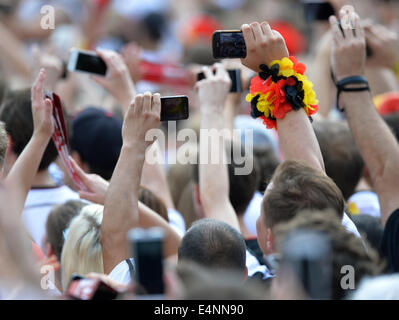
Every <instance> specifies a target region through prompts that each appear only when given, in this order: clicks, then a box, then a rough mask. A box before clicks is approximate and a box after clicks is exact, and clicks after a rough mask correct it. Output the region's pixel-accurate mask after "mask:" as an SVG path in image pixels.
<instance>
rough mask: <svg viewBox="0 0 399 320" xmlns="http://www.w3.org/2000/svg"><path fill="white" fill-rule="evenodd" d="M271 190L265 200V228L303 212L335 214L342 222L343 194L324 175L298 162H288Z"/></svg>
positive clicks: (275, 174) (276, 176)
mask: <svg viewBox="0 0 399 320" xmlns="http://www.w3.org/2000/svg"><path fill="white" fill-rule="evenodd" d="M272 183H273V185H272V187H271V188H270V189H268V190H267V191H266V193H265V197H264V198H263V203H262V206H263V210H264V214H266V219H265V220H266V226H267V227H270V228H273V227H274V226H275V225H277V224H279V223H282V222H287V221H290V220H291V219H292V218H294V217H295V216H296V215H297V213H298V212H299V211H302V210H306V209H307V210H325V209H331V210H333V211H334V212H335V213H336V214H337V216H338V217H340V218H341V219H342V216H343V212H344V208H345V201H344V198H343V197H342V193H341V191H340V190H339V188H338V187H337V185H336V184H335V183H334V181H332V180H331V178H329V177H327V176H326V175H325V174H324V173H323V172H321V171H319V170H316V169H314V168H312V167H309V166H308V165H306V164H304V163H301V162H299V161H293V160H288V161H285V162H283V163H282V164H280V165H279V167H278V168H277V170H276V172H275V173H274V175H273V179H272Z"/></svg>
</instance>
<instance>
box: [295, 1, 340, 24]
mask: <svg viewBox="0 0 399 320" xmlns="http://www.w3.org/2000/svg"><path fill="white" fill-rule="evenodd" d="M302 3H303V5H304V10H305V19H306V22H308V23H311V22H314V21H327V20H328V18H329V17H330V16H333V15H335V11H334V8H333V6H332V5H331V4H330V3H329V2H328V1H315V0H302Z"/></svg>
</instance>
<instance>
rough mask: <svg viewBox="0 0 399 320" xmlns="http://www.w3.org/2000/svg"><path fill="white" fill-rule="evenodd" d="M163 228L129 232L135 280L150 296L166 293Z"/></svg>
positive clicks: (137, 229) (138, 229) (139, 229)
mask: <svg viewBox="0 0 399 320" xmlns="http://www.w3.org/2000/svg"><path fill="white" fill-rule="evenodd" d="M164 237H165V236H164V232H163V230H162V229H161V228H150V229H141V228H135V229H132V230H130V231H129V233H128V238H129V242H130V247H131V251H132V255H133V257H134V263H135V278H136V282H137V283H138V285H139V287H141V288H142V289H144V291H145V293H146V294H148V295H160V294H163V293H164V291H165V290H164V289H165V288H164V282H163V241H164Z"/></svg>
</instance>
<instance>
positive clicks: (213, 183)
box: [197, 64, 240, 230]
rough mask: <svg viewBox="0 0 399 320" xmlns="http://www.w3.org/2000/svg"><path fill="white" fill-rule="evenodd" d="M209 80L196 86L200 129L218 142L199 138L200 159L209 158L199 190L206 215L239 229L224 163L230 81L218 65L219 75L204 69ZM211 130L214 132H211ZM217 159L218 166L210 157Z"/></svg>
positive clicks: (202, 172)
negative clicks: (224, 120)
mask: <svg viewBox="0 0 399 320" xmlns="http://www.w3.org/2000/svg"><path fill="white" fill-rule="evenodd" d="M204 73H205V76H206V78H205V79H204V80H201V81H199V82H198V83H197V87H198V98H199V103H200V105H201V108H200V112H201V130H203V129H204V130H207V131H208V132H209V133H210V136H214V137H215V139H213V141H212V139H211V141H205V139H208V138H207V137H206V136H201V138H200V157H201V158H202V157H204V156H205V155H207V158H208V159H207V160H206V162H205V163H201V162H202V161H200V164H199V189H200V199H201V204H202V207H203V208H204V212H205V216H206V217H207V218H213V219H217V220H221V221H223V222H226V223H228V224H229V225H231V226H232V227H234V228H236V229H237V230H240V227H239V223H238V219H237V216H236V213H235V212H234V209H233V207H232V205H231V203H230V199H229V177H228V172H227V166H226V164H225V163H224V162H223V159H224V154H225V149H224V144H223V140H224V138H223V134H222V133H221V130H222V129H223V128H224V122H223V116H220V115H222V114H223V108H224V104H225V100H226V96H227V93H228V90H229V88H230V86H231V81H230V78H229V76H228V73H227V72H226V70H225V69H224V68H223V67H222V66H221V65H220V64H218V65H217V67H216V75H214V74H213V73H212V71H211V69H210V68H204ZM209 130H214V131H213V132H212V131H209ZM214 156H217V163H212V162H211V161H210V160H211V157H214Z"/></svg>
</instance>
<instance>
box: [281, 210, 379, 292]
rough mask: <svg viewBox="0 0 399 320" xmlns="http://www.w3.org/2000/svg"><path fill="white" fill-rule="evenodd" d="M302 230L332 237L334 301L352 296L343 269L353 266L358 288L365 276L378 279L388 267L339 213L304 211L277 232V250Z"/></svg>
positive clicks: (282, 225)
mask: <svg viewBox="0 0 399 320" xmlns="http://www.w3.org/2000/svg"><path fill="white" fill-rule="evenodd" d="M298 229H302V230H314V231H319V232H322V233H324V234H326V235H327V236H328V237H329V239H330V243H331V247H332V264H333V266H332V267H333V268H332V272H333V274H332V278H333V279H332V286H333V288H332V295H333V297H332V298H333V299H342V298H344V296H345V295H346V294H347V293H350V291H349V290H344V289H343V288H342V287H341V279H342V276H343V274H342V273H341V268H342V267H343V266H345V265H350V266H353V268H354V269H355V284H356V285H357V284H358V283H359V281H360V280H361V279H362V278H363V277H364V276H374V275H377V274H379V273H381V272H382V271H383V268H384V264H383V263H382V262H381V260H380V258H379V255H378V253H377V252H376V251H375V250H374V249H372V248H371V247H370V246H369V247H368V249H367V250H366V249H365V247H364V246H363V243H362V240H361V239H360V238H357V237H356V236H355V235H354V234H352V233H350V232H348V231H347V230H346V229H345V227H344V226H343V225H342V222H341V221H340V219H338V218H337V216H336V214H335V212H332V211H329V210H327V211H324V212H322V211H304V212H301V213H300V214H298V215H297V216H296V217H295V218H294V219H292V220H291V221H289V222H287V223H284V224H281V225H279V226H278V227H276V229H275V235H276V243H277V247H278V248H279V249H280V247H281V245H282V244H283V241H284V238H285V237H286V236H287V235H288V234H289V233H290V232H292V231H295V230H298ZM363 241H364V240H363ZM355 287H357V286H355Z"/></svg>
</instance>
